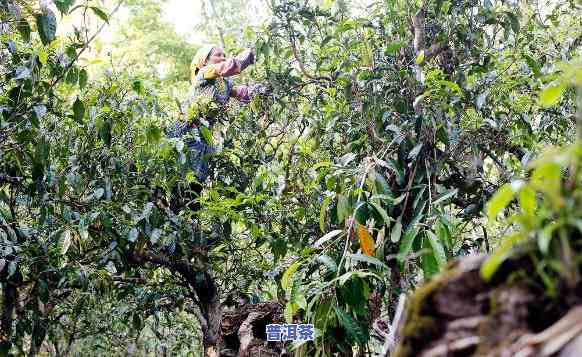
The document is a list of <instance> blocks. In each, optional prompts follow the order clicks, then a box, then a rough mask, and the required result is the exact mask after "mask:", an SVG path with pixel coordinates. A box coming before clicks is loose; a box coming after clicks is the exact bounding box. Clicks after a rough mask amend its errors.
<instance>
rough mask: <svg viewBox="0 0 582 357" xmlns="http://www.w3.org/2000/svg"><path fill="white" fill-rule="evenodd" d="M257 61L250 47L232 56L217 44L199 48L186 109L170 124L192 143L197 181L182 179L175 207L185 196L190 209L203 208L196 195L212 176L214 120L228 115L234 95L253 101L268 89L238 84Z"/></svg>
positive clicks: (174, 133) (190, 161)
mask: <svg viewBox="0 0 582 357" xmlns="http://www.w3.org/2000/svg"><path fill="white" fill-rule="evenodd" d="M254 62H255V54H254V52H253V51H252V50H250V49H247V50H245V51H243V52H242V53H241V54H240V55H238V56H236V57H232V58H226V56H225V53H224V50H223V49H222V48H220V47H219V46H216V45H208V46H204V47H202V48H200V49H199V50H198V51H197V52H196V55H195V56H194V58H193V60H192V65H191V89H190V94H189V96H188V99H187V100H186V102H185V103H184V104H185V105H183V107H184V108H186V112H185V113H183V115H182V118H181V119H180V120H178V121H177V122H176V123H175V124H174V125H173V126H171V127H170V128H169V130H168V136H169V137H172V138H181V139H182V140H183V141H184V143H185V144H186V146H187V147H188V155H187V158H186V160H187V161H186V171H189V170H191V171H192V172H193V173H194V175H195V176H196V180H197V182H193V183H191V184H190V185H189V187H186V185H185V184H184V183H182V182H180V183H179V184H178V185H175V186H174V189H173V192H172V202H171V203H170V204H171V207H172V209H176V208H177V206H179V205H180V202H182V198H185V199H186V201H187V203H186V205H187V206H188V207H189V208H190V209H192V210H198V209H199V204H197V203H195V202H194V199H195V198H196V197H197V196H198V195H200V192H201V191H202V184H203V183H204V181H205V180H206V178H207V177H208V174H209V166H208V159H209V156H210V155H211V154H212V153H213V152H214V148H213V147H212V144H211V141H212V136H211V134H210V133H211V130H212V126H213V125H214V123H216V121H218V120H221V119H224V114H225V111H226V108H227V104H228V102H229V100H230V98H233V97H234V98H236V99H238V100H239V101H240V102H242V103H249V102H250V100H251V98H252V96H253V95H255V94H257V93H264V90H265V89H264V87H263V86H262V85H259V84H256V85H252V86H246V85H237V86H235V85H234V83H233V81H232V78H231V77H232V76H235V75H237V74H239V73H241V71H243V70H244V69H245V68H247V67H248V66H249V65H251V64H253V63H254Z"/></svg>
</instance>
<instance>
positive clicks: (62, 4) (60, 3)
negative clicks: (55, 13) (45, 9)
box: [53, 0, 75, 15]
mask: <svg viewBox="0 0 582 357" xmlns="http://www.w3.org/2000/svg"><path fill="white" fill-rule="evenodd" d="M53 2H54V3H55V6H56V7H57V9H59V11H60V12H61V14H63V15H66V14H68V13H69V9H70V8H71V6H73V5H74V4H75V0H53Z"/></svg>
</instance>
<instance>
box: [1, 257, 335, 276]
mask: <svg viewBox="0 0 582 357" xmlns="http://www.w3.org/2000/svg"><path fill="white" fill-rule="evenodd" d="M316 260H317V261H318V262H320V263H323V265H325V266H326V267H327V269H328V271H329V272H330V273H335V272H337V264H336V262H335V261H334V260H333V259H331V257H330V256H328V255H325V254H323V255H320V256H318V257H317V258H316ZM0 271H1V270H0Z"/></svg>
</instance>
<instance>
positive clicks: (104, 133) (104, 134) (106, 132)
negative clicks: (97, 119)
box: [99, 119, 111, 146]
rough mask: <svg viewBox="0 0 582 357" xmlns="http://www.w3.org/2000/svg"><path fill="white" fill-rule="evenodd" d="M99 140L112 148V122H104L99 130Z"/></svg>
mask: <svg viewBox="0 0 582 357" xmlns="http://www.w3.org/2000/svg"><path fill="white" fill-rule="evenodd" d="M99 138H100V139H101V140H103V142H104V143H105V145H107V146H111V122H110V121H109V120H107V119H106V120H103V123H101V127H100V128H99Z"/></svg>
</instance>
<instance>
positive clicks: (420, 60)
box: [416, 50, 425, 64]
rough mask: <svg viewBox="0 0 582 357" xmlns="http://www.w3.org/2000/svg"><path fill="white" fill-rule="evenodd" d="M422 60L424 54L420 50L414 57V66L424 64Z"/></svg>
mask: <svg viewBox="0 0 582 357" xmlns="http://www.w3.org/2000/svg"><path fill="white" fill-rule="evenodd" d="M424 58H425V54H424V50H422V51H420V52H419V53H418V56H416V64H421V63H422V62H424Z"/></svg>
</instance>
